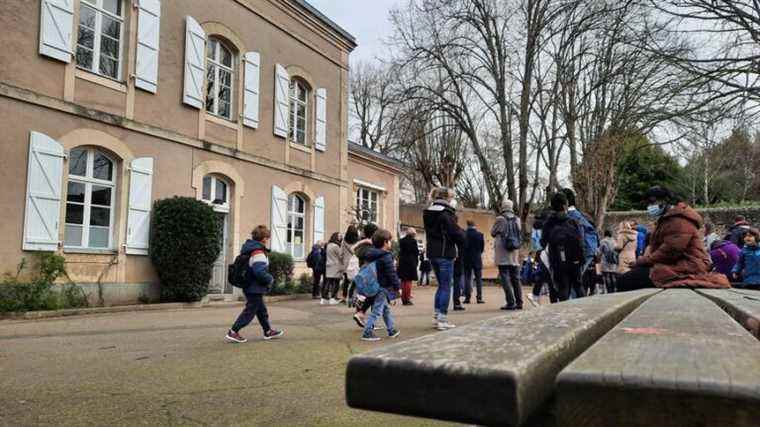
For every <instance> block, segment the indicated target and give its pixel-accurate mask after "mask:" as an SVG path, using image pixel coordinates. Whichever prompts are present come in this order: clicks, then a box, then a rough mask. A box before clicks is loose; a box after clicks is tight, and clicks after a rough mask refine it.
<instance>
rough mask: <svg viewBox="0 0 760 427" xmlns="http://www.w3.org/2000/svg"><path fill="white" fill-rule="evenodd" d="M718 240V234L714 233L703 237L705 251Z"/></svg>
mask: <svg viewBox="0 0 760 427" xmlns="http://www.w3.org/2000/svg"><path fill="white" fill-rule="evenodd" d="M718 240H720V236H718V233H716V232H714V231H713V232H712V233H710V234H708V235H707V236H705V249H707V250H708V251H710V250H711V248H712V245H713V243H715V242H717V241H718Z"/></svg>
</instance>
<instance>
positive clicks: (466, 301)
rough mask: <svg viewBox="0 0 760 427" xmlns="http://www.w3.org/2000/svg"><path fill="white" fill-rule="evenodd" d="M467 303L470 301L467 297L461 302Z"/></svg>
mask: <svg viewBox="0 0 760 427" xmlns="http://www.w3.org/2000/svg"><path fill="white" fill-rule="evenodd" d="M469 303H470V299H469V298H465V300H464V301H463V302H462V304H469Z"/></svg>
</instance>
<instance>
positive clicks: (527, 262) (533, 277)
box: [520, 257, 539, 285]
mask: <svg viewBox="0 0 760 427" xmlns="http://www.w3.org/2000/svg"><path fill="white" fill-rule="evenodd" d="M538 274H539V263H538V262H535V261H534V260H532V259H530V257H528V258H525V259H524V260H523V263H522V267H520V280H521V281H522V282H523V284H525V285H527V284H530V283H535V282H536V281H537V280H538Z"/></svg>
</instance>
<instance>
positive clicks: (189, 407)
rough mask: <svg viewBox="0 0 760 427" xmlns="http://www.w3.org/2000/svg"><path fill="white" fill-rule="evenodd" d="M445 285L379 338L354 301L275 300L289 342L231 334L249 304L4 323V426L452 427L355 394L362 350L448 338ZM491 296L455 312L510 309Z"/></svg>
mask: <svg viewBox="0 0 760 427" xmlns="http://www.w3.org/2000/svg"><path fill="white" fill-rule="evenodd" d="M434 289H435V288H423V289H415V293H416V305H415V306H413V307H403V306H401V305H400V304H398V305H396V306H395V307H394V311H395V314H396V316H397V321H398V322H397V323H398V327H399V329H400V330H401V336H400V337H399V338H398V339H396V340H389V339H384V340H383V341H381V342H380V343H365V342H362V341H360V340H359V335H360V330H359V329H358V327H357V326H356V324H355V323H354V322H353V321H352V320H351V318H350V314H349V313H350V312H349V310H348V309H347V308H345V307H344V306H333V307H325V306H319V305H318V304H315V303H314V302H313V301H312V300H292V301H284V302H279V303H273V304H271V305H270V306H269V311H270V318H271V320H272V323H273V326H274V327H276V328H285V329H286V330H287V334H286V336H285V338H284V339H282V340H280V341H262V340H260V339H259V337H260V333H261V331H260V329H259V327H258V324H257V323H255V322H254V323H253V324H252V325H251V326H250V327H249V328H247V329H245V330H244V331H243V333H244V335H245V336H246V337H248V338H249V339H251V341H250V342H249V343H247V344H241V345H232V344H225V343H224V342H223V341H222V337H223V335H224V333H225V332H226V330H227V328H228V327H229V325H230V324H231V323H232V321H233V320H234V318H235V316H236V315H237V314H238V312H239V310H240V307H226V308H205V309H195V310H176V311H158V312H142V313H129V312H127V313H118V314H108V315H92V316H83V317H74V318H63V319H51V320H40V321H0V390H2V393H0V425H52V424H55V425H136V424H145V425H206V424H211V425H231V424H235V425H268V426H272V425H282V426H293V425H309V426H311V425H321V426H348V425H393V426H419V425H445V423H437V422H432V421H429V420H423V419H416V418H408V417H399V416H392V415H385V414H379V413H373V412H366V411H359V410H354V409H350V408H348V407H347V406H346V404H345V398H344V375H345V366H346V362H347V360H348V359H349V358H350V357H351V355H352V354H357V353H361V352H364V351H367V350H369V349H372V348H376V347H378V346H382V345H388V344H390V343H393V342H398V341H403V340H406V339H410V338H413V337H417V336H421V335H425V334H430V333H437V332H435V331H433V330H432V329H431V326H432V325H431V316H432V300H433V297H432V294H433V292H434ZM486 300H487V304H483V305H469V306H467V311H465V312H456V313H452V314H451V315H450V319H451V320H452V322H454V323H456V324H458V325H465V324H467V323H471V322H474V321H477V320H481V319H486V318H489V317H494V316H500V315H505V313H504V312H501V311H499V310H498V306H499V305H500V304H503V293H502V291H501V290H500V289H498V288H496V287H487V288H486ZM528 306H529V304H528V303H527V301H526V308H530V307H528ZM506 315H519V313H509V314H506ZM473 351H478V349H473Z"/></svg>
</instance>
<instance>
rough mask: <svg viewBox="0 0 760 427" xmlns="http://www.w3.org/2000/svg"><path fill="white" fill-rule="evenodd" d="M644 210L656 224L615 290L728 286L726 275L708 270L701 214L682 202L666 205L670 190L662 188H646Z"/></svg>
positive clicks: (671, 197)
mask: <svg viewBox="0 0 760 427" xmlns="http://www.w3.org/2000/svg"><path fill="white" fill-rule="evenodd" d="M647 199H648V200H649V207H648V208H647V212H648V213H649V215H650V216H652V217H656V218H658V219H657V224H656V226H655V229H654V231H653V232H652V235H651V237H650V241H649V246H648V247H647V251H646V253H645V254H644V255H643V256H641V257H639V259H638V260H637V261H636V262H635V263H633V264H632V265H631V266H632V267H633V268H632V270H631V271H630V272H628V273H626V274H624V275H623V276H621V277H620V280H619V281H618V289H619V290H623V291H624V290H633V289H640V288H647V287H658V288H677V287H689V288H730V287H731V285H730V283H729V282H728V279H727V278H726V276H724V275H722V274H717V273H710V267H711V262H710V257H709V256H708V255H707V251H705V247H704V236H703V235H702V232H701V231H700V229H701V228H702V227H703V225H704V222H703V220H702V216H701V215H699V213H697V211H695V210H694V209H692V208H691V207H690V206H688V205H687V204H686V203H683V202H679V203H676V204H675V205H673V206H671V205H670V200H672V199H673V196H672V193H671V192H670V191H668V190H667V189H666V188H662V187H652V188H651V189H649V191H647Z"/></svg>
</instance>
